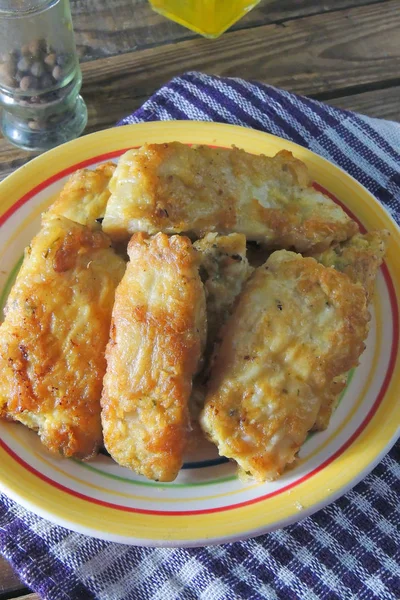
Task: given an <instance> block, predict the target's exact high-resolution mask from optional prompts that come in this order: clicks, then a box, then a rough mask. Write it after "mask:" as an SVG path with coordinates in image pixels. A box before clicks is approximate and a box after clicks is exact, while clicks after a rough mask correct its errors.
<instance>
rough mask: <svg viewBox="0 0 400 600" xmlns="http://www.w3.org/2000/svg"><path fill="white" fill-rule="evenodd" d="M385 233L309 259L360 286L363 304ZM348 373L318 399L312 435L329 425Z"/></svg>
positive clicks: (364, 236)
mask: <svg viewBox="0 0 400 600" xmlns="http://www.w3.org/2000/svg"><path fill="white" fill-rule="evenodd" d="M388 238H389V232H388V231H386V230H382V231H371V232H370V233H366V234H361V233H359V234H356V235H354V236H353V237H351V238H350V239H349V240H347V241H346V242H344V243H342V244H338V245H336V246H334V247H332V248H328V250H325V251H324V252H322V253H320V254H315V255H313V257H314V258H315V259H316V260H317V261H318V262H320V263H321V264H323V265H325V266H326V267H333V268H334V269H336V270H337V271H340V272H342V273H346V275H347V276H348V277H349V278H350V279H351V281H353V282H354V283H359V284H361V285H362V286H363V288H364V290H365V292H366V294H367V302H370V301H371V299H372V295H373V291H374V285H375V279H376V275H377V272H378V269H379V267H380V266H381V264H382V262H383V258H384V256H385V251H386V246H387V242H388ZM347 376H348V373H343V374H342V375H340V376H338V377H337V378H335V379H334V381H333V382H332V385H331V387H330V388H329V389H327V390H326V391H325V393H324V396H323V397H322V399H321V408H320V410H319V413H318V415H317V419H316V421H315V423H314V426H313V430H314V431H322V430H324V429H326V428H327V427H328V425H329V421H330V418H331V415H332V413H333V411H334V409H335V407H336V405H337V403H338V401H339V397H340V394H341V393H342V391H343V390H344V388H345V387H346V382H347Z"/></svg>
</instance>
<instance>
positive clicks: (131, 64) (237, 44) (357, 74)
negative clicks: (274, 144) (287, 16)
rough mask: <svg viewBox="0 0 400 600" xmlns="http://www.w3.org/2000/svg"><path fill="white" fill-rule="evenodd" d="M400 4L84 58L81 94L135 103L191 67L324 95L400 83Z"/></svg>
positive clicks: (107, 104) (104, 101) (98, 101)
mask: <svg viewBox="0 0 400 600" xmlns="http://www.w3.org/2000/svg"><path fill="white" fill-rule="evenodd" d="M398 7H399V4H398V2H397V0H391V1H390V2H387V3H386V4H385V10H382V8H381V6H380V5H372V6H364V7H359V8H354V9H349V10H344V11H340V12H334V13H330V15H329V18H327V17H326V15H316V16H313V17H307V18H304V19H298V20H294V21H290V22H289V23H288V24H287V25H285V26H276V25H265V26H261V27H256V28H254V29H247V30H241V31H234V32H231V33H227V34H226V35H224V36H223V37H222V38H220V39H218V40H205V39H200V38H197V39H194V40H187V41H183V42H178V43H175V44H168V45H166V46H162V47H157V48H150V49H145V50H140V51H138V52H134V53H128V54H124V55H122V56H116V57H113V58H108V59H107V58H106V59H100V60H98V61H95V62H90V63H85V64H84V65H83V73H84V88H83V92H84V96H85V98H87V99H88V100H89V102H92V103H93V104H94V105H95V106H96V109H99V110H100V111H101V110H103V111H107V112H108V111H110V109H111V107H112V103H113V102H114V101H115V102H116V103H117V105H121V103H123V102H125V100H124V99H129V98H130V99H131V107H132V109H134V108H135V107H137V106H138V104H139V102H142V101H143V99H144V98H145V97H147V96H149V95H150V94H151V93H153V92H154V90H155V89H157V88H158V87H160V86H161V85H163V84H164V83H165V82H166V81H168V80H169V79H170V78H171V77H173V76H174V75H176V74H178V73H182V72H184V71H186V70H200V71H203V72H206V73H213V74H216V75H225V76H235V77H243V78H246V79H254V80H258V81H264V82H267V83H270V84H272V85H275V86H278V87H283V88H285V89H288V90H290V91H293V92H297V93H300V94H305V95H311V96H312V95H316V94H319V93H324V95H325V98H327V99H329V94H330V93H331V94H332V96H346V95H347V93H346V89H347V88H354V87H355V86H358V87H359V88H361V87H362V86H368V85H370V84H372V83H373V84H379V83H380V82H382V81H385V82H388V81H389V82H390V81H392V84H393V85H395V84H396V83H397V82H398V81H399V73H398V31H399V28H400V11H399V10H398ZM376 87H379V86H378V85H376ZM382 87H389V85H385V86H382ZM356 91H357V92H358V91H364V90H362V89H357V90H356ZM353 92H354V90H353V91H352V93H353ZM102 106H103V109H101V107H102Z"/></svg>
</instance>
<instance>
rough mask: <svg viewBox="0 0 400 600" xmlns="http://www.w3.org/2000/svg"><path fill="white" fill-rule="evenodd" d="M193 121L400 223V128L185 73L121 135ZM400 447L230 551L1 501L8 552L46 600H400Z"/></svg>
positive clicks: (261, 88) (1, 532)
mask: <svg viewBox="0 0 400 600" xmlns="http://www.w3.org/2000/svg"><path fill="white" fill-rule="evenodd" d="M173 119H194V120H200V121H219V122H222V123H234V124H236V125H243V126H245V127H252V128H254V129H260V130H262V131H268V132H270V133H274V134H276V135H278V136H281V137H283V138H286V139H288V140H293V141H295V142H297V143H299V144H302V145H303V146H306V147H307V148H310V149H311V150H313V151H315V152H317V153H318V154H321V155H323V156H325V157H326V158H328V159H329V160H331V161H333V162H335V163H337V164H338V165H340V166H341V167H343V168H344V169H345V170H346V171H347V172H348V173H350V174H351V175H353V176H354V177H355V178H356V179H358V181H360V182H361V183H362V184H363V185H365V186H366V187H367V188H368V189H369V190H370V191H371V192H372V193H373V194H374V195H375V196H376V197H377V198H378V199H379V200H380V201H381V202H382V203H383V204H384V205H385V207H386V208H387V210H388V211H389V212H390V213H391V214H392V216H393V217H394V218H395V219H396V220H397V221H398V222H400V161H399V154H400V125H399V124H398V123H394V122H390V121H382V120H379V119H370V118H367V117H364V116H361V115H356V114H354V113H351V112H347V111H342V110H338V109H335V108H332V107H329V106H326V105H324V104H321V103H319V102H315V101H313V100H309V99H307V98H302V97H299V96H295V95H293V94H289V93H288V92H285V91H282V90H278V89H276V88H273V87H270V86H267V85H261V84H259V83H249V82H246V81H243V80H241V79H221V78H218V77H209V76H207V75H203V74H201V73H187V74H185V75H183V76H182V77H177V78H175V79H173V80H172V81H171V82H170V83H168V84H167V85H165V86H164V87H163V88H162V89H160V90H159V91H158V92H157V93H156V94H155V95H154V96H153V97H152V98H150V100H148V101H147V102H146V103H145V104H144V106H143V107H142V108H141V109H139V110H138V111H137V112H136V113H135V114H133V115H131V116H129V117H126V118H125V119H124V120H123V121H121V124H127V123H139V122H143V121H154V120H173ZM399 458H400V444H399V443H398V444H397V445H396V446H395V447H394V448H393V449H392V450H391V452H390V453H389V454H388V455H387V456H386V458H385V459H384V460H383V461H382V462H381V463H380V464H379V465H378V466H377V467H376V468H375V470H374V471H373V472H372V473H371V474H370V475H369V476H368V477H366V478H365V479H364V481H362V482H361V483H359V484H358V485H357V486H356V487H355V488H354V489H353V490H352V491H351V492H349V493H348V494H346V495H345V496H343V497H342V498H341V499H339V500H337V501H336V502H334V503H333V504H331V505H330V506H329V507H328V508H325V509H323V510H320V511H319V512H318V513H316V514H315V515H314V516H312V517H309V518H307V519H305V520H303V521H301V522H300V523H298V524H296V525H291V526H289V527H286V528H285V529H281V530H279V531H275V532H273V533H269V534H267V535H264V536H261V537H258V538H256V539H251V540H248V541H245V542H237V543H231V544H225V545H221V546H214V547H206V548H191V549H168V548H162V549H151V548H136V547H131V546H125V545H120V544H114V543H109V542H103V541H100V540H96V539H93V538H90V537H86V536H84V535H79V534H76V533H71V532H70V531H68V530H67V529H64V528H62V527H58V526H56V525H52V524H51V523H49V522H47V521H45V520H43V519H41V518H40V517H37V516H35V515H33V514H32V513H29V512H27V511H26V510H24V509H23V508H21V507H19V506H18V505H17V504H15V503H14V502H12V501H11V500H8V499H7V498H6V497H5V496H1V497H0V550H1V552H2V554H3V555H4V556H5V557H6V558H7V559H8V560H9V561H10V562H11V564H12V566H13V567H14V569H15V570H16V571H18V573H19V574H20V576H21V577H22V579H23V580H24V581H25V582H26V584H27V585H28V586H29V587H31V588H32V589H33V590H35V591H37V592H38V593H39V594H40V595H41V597H42V598H44V599H48V600H70V599H74V600H75V599H76V600H90V599H92V598H98V599H102V600H142V599H143V600H145V599H148V598H151V599H154V600H155V599H159V600H175V599H184V600H192V599H193V600H195V599H203V600H241V599H246V600H258V599H259V598H267V599H268V600H273V599H275V598H278V599H284V600H290V599H297V598H299V599H301V600H317V599H319V598H324V599H327V600H334V599H338V600H339V599H340V600H347V599H349V600H350V599H354V598H355V599H362V600H369V599H373V598H377V599H379V600H392V599H393V600H394V599H398V598H400V560H399V559H400V503H399V498H400V466H399Z"/></svg>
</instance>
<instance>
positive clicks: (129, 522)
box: [0, 122, 400, 546]
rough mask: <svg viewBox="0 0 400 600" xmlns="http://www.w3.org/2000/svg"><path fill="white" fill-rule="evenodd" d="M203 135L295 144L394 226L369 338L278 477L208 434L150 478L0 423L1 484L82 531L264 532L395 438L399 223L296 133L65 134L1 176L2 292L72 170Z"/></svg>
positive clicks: (351, 200)
mask: <svg viewBox="0 0 400 600" xmlns="http://www.w3.org/2000/svg"><path fill="white" fill-rule="evenodd" d="M173 140H178V141H181V142H184V143H201V144H210V145H216V146H223V147H229V146H231V145H232V144H235V145H236V146H238V147H240V148H244V149H245V150H247V151H248V152H252V153H265V154H267V155H273V154H275V153H276V152H277V151H279V150H281V149H283V148H285V149H288V150H291V151H292V152H293V153H294V154H295V156H297V157H298V158H300V159H301V160H303V161H304V162H305V163H306V164H307V165H308V167H309V169H310V172H311V175H312V177H313V180H314V181H315V182H317V184H318V185H320V186H322V187H323V188H324V189H325V190H326V191H327V192H328V193H329V194H330V195H331V196H332V197H333V198H334V199H335V200H336V201H337V202H339V203H340V204H341V205H343V206H344V208H345V210H347V212H348V213H349V214H351V216H352V217H353V218H355V219H356V220H357V221H358V222H359V223H360V227H361V229H362V230H371V229H374V228H387V229H389V230H390V232H391V241H390V246H389V250H388V253H387V258H386V262H385V264H384V265H383V267H382V268H381V270H380V272H379V276H378V278H377V283H376V293H375V298H374V302H373V306H372V322H371V330H370V334H369V337H368V341H367V349H366V351H365V352H364V354H363V355H362V358H361V363H360V365H359V367H358V368H357V369H356V370H355V371H354V372H353V373H352V377H351V381H350V382H349V385H348V387H347V389H346V391H345V393H344V395H343V397H342V400H341V402H340V404H339V407H338V409H337V410H336V412H335V414H334V416H333V418H332V420H331V423H330V426H329V428H328V430H327V431H324V432H322V433H317V434H314V435H313V436H311V437H309V438H308V439H307V441H306V442H305V443H304V445H303V447H302V448H301V451H300V454H299V460H298V461H297V462H296V465H295V467H294V468H292V469H291V470H289V471H288V472H287V473H285V474H284V475H283V476H282V477H281V478H280V479H279V480H278V481H276V482H273V483H263V484H260V483H255V482H253V481H249V482H247V483H242V482H240V481H239V480H238V478H237V476H236V474H235V467H234V465H233V464H232V463H230V462H228V461H226V459H224V458H221V457H218V454H217V451H216V449H215V448H214V447H213V446H212V445H211V444H208V443H206V442H204V443H202V444H200V445H199V446H198V447H197V449H196V450H193V451H192V452H191V453H188V455H187V456H186V459H185V464H184V467H183V468H182V470H181V472H180V474H179V477H178V478H177V480H176V481H175V482H173V483H162V484H161V483H156V482H151V481H148V480H146V479H144V478H143V477H140V476H138V475H135V474H134V473H132V472H130V471H129V470H127V469H124V468H122V467H119V466H118V465H116V464H115V463H114V462H113V461H112V460H111V459H110V458H109V457H107V456H104V455H101V454H100V455H99V456H98V457H97V458H96V459H94V460H92V461H90V462H87V463H81V462H78V461H75V460H65V459H61V458H58V457H53V456H51V455H50V454H49V453H48V452H47V451H46V450H45V449H44V448H43V447H42V446H41V444H40V443H39V441H38V438H37V436H36V434H35V433H33V432H31V431H29V430H28V429H25V428H24V427H23V426H21V425H18V424H12V423H10V424H9V423H1V425H0V486H1V489H2V490H3V491H4V492H5V493H6V494H7V495H9V496H10V497H11V498H13V499H15V500H16V501H17V502H19V503H20V504H22V505H23V506H25V507H26V508H28V509H30V510H32V511H34V512H36V513H37V514H39V515H42V516H43V517H46V518H48V519H50V520H51V521H54V522H56V523H59V524H61V525H64V526H66V527H68V528H70V529H73V530H75V531H79V532H82V533H86V534H90V535H93V536H96V537H99V538H103V539H106V540H113V541H117V542H124V543H128V544H140V545H148V546H200V545H204V544H209V543H221V542H227V541H233V540H238V539H243V538H246V537H250V536H254V535H259V534H261V533H265V532H267V531H270V530H272V529H275V528H278V527H282V526H285V525H288V524H289V523H293V522H295V521H298V520H299V519H302V518H304V517H305V516H308V515H310V514H312V513H313V512H315V511H316V510H318V509H320V508H322V507H323V506H326V505H327V504H329V503H330V502H332V501H333V500H334V499H336V498H338V496H340V495H341V494H343V493H344V492H345V491H347V490H348V489H349V488H351V487H352V486H353V485H355V483H357V482H358V481H359V480H360V479H361V478H362V477H364V476H365V475H366V474H367V473H368V472H369V471H370V470H371V469H372V468H373V467H374V466H375V465H376V463H377V462H378V461H379V460H380V459H381V458H382V457H383V456H384V454H385V453H386V452H387V451H388V450H389V448H390V447H391V445H392V444H393V443H394V441H395V439H396V434H397V429H398V423H399V422H400V403H399V402H398V390H399V389H400V364H399V363H400V359H399V354H398V342H399V320H398V307H399V297H400V261H399V259H398V257H399V256H400V234H399V230H398V229H397V227H396V225H395V224H394V222H393V221H392V219H391V218H390V217H389V216H388V214H387V213H386V212H385V211H384V209H383V208H382V207H381V206H380V204H379V203H378V202H377V201H376V200H375V199H374V198H373V197H372V196H371V195H370V194H369V193H368V192H367V191H366V190H365V189H364V188H363V187H362V186H361V185H360V184H359V183H357V182H356V181H355V180H354V179H352V178H351V177H350V176H348V175H347V174H345V173H344V172H343V171H342V170H340V169H339V168H338V167H336V166H334V165H332V164H330V163H329V162H327V161H326V160H324V159H323V158H321V157H319V156H317V155H316V154H313V153H312V152H310V151H308V150H306V149H304V148H302V147H300V146H297V145H296V144H292V143H290V142H288V141H286V140H282V139H280V138H277V137H274V136H271V135H267V134H264V133H260V132H256V131H253V130H251V129H244V128H240V127H234V126H229V125H216V124H213V123H194V122H167V123H146V124H143V125H142V124H141V125H130V126H126V127H120V128H116V129H109V130H107V131H102V132H99V133H95V134H93V135H89V136H86V137H83V138H81V139H79V140H75V141H73V142H70V143H68V144H65V145H64V146H60V147H58V148H56V149H54V150H52V151H50V152H48V153H46V154H44V155H42V156H40V157H38V158H36V159H34V160H32V161H31V162H30V163H29V164H27V165H25V166H24V167H22V168H21V169H19V170H18V171H16V172H15V173H14V174H12V175H11V176H10V177H8V178H7V179H6V180H5V181H4V182H3V183H1V184H0V225H1V236H0V302H1V304H2V305H4V302H5V300H6V298H7V295H8V292H9V290H10V287H11V285H12V282H13V280H14V278H15V275H16V273H17V272H18V268H19V266H20V264H21V261H22V254H23V250H24V247H25V246H27V245H28V244H29V242H30V240H31V238H32V237H33V236H34V235H35V234H36V233H37V231H38V230H39V224H40V214H41V212H42V211H43V210H44V209H45V208H46V206H48V204H49V203H50V202H51V200H52V198H53V197H54V195H55V194H56V193H57V192H58V190H60V189H61V187H62V186H63V184H64V182H65V181H66V179H67V177H68V176H69V175H70V174H71V173H72V172H73V171H75V170H76V169H79V168H82V167H88V168H94V167H95V166H96V165H97V164H99V163H101V162H103V161H105V160H115V161H116V160H117V159H118V157H119V156H120V155H121V154H122V153H123V152H124V151H125V150H127V149H128V148H131V147H137V146H140V145H142V144H144V143H145V142H153V143H154V142H158V143H160V142H169V141H173Z"/></svg>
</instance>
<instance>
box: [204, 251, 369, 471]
mask: <svg viewBox="0 0 400 600" xmlns="http://www.w3.org/2000/svg"><path fill="white" fill-rule="evenodd" d="M368 321H369V313H368V310H367V305H366V297H365V293H364V290H363V289H362V288H361V286H360V285H358V284H354V283H352V282H351V281H350V279H349V278H348V277H347V276H346V275H344V274H342V273H339V272H337V271H335V270H334V269H329V268H326V267H324V266H323V265H320V264H318V263H317V262H316V261H315V260H313V259H311V258H303V257H302V256H301V255H299V254H294V253H292V252H287V251H285V250H282V251H278V252H274V253H273V254H272V255H271V256H270V258H269V259H268V260H267V262H266V263H265V265H263V266H261V267H259V268H258V269H256V271H255V272H254V273H253V275H252V276H251V278H250V279H249V281H248V282H247V284H246V285H245V287H244V290H243V292H242V294H241V296H240V297H239V300H238V303H237V305H236V307H235V309H234V311H233V313H232V316H231V317H230V319H229V320H228V322H227V324H226V325H225V327H224V329H223V332H222V343H221V347H220V350H219V353H218V355H217V357H216V359H215V363H214V365H213V368H212V372H211V379H210V384H209V392H208V395H207V398H206V405H205V409H204V412H203V415H202V418H201V423H202V427H203V429H204V431H205V432H206V434H207V435H208V436H209V437H210V439H211V440H212V441H214V443H215V444H217V446H218V449H219V452H220V454H221V455H224V456H227V457H228V458H233V459H234V460H236V462H237V463H238V464H239V466H240V467H241V468H242V469H243V470H244V471H245V472H247V473H250V474H251V475H253V476H254V477H255V478H256V479H258V480H261V481H264V480H268V479H274V478H276V477H277V476H278V475H279V474H281V473H282V471H283V469H284V468H285V466H286V465H287V464H288V463H290V462H291V461H293V459H294V458H295V455H296V453H297V451H298V450H299V448H300V446H301V444H302V443H303V442H304V440H305V438H306V435H307V432H308V431H309V430H310V429H311V427H312V426H313V424H314V423H315V420H316V417H317V414H318V411H319V408H320V403H321V397H322V396H323V394H324V393H325V390H327V389H328V388H329V387H330V386H331V384H332V380H333V378H335V377H337V376H338V375H340V374H342V373H343V372H345V371H348V370H349V369H350V368H351V367H353V366H355V365H356V364H357V362H358V359H359V356H360V354H361V353H362V351H363V350H364V343H363V341H364V339H365V338H366V336H367V332H368Z"/></svg>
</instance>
